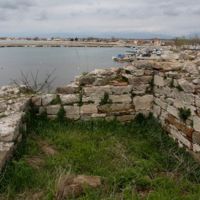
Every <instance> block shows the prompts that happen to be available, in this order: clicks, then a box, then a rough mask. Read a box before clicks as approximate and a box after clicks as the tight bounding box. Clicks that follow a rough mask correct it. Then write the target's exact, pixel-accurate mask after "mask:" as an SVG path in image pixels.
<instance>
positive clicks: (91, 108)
mask: <svg viewBox="0 0 200 200" xmlns="http://www.w3.org/2000/svg"><path fill="white" fill-rule="evenodd" d="M97 112H98V111H97V105H95V104H88V105H83V106H81V111H80V113H81V115H84V114H95V113H97Z"/></svg>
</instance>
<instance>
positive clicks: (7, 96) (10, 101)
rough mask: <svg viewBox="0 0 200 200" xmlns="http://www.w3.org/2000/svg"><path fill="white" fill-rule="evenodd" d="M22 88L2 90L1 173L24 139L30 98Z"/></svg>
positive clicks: (0, 116)
mask: <svg viewBox="0 0 200 200" xmlns="http://www.w3.org/2000/svg"><path fill="white" fill-rule="evenodd" d="M21 89H22V88H17V87H14V86H6V87H1V88H0V171H1V169H2V168H3V167H4V165H5V162H6V161H7V160H8V159H9V158H10V157H11V156H12V155H13V151H14V150H15V148H16V146H17V144H18V143H19V141H21V138H22V128H25V127H24V123H23V116H24V114H25V112H26V109H27V107H28V102H29V99H30V97H27V95H25V94H22V92H21Z"/></svg>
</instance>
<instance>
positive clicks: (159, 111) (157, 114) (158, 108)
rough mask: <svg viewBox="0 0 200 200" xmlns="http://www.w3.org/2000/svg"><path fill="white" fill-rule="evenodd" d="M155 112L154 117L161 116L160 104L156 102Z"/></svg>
mask: <svg viewBox="0 0 200 200" xmlns="http://www.w3.org/2000/svg"><path fill="white" fill-rule="evenodd" d="M153 114H154V117H156V118H157V117H159V116H160V114H161V108H160V106H158V105H156V104H154V105H153Z"/></svg>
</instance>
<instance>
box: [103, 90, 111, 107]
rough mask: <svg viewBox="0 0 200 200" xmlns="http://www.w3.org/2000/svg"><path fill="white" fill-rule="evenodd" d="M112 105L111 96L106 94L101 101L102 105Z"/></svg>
mask: <svg viewBox="0 0 200 200" xmlns="http://www.w3.org/2000/svg"><path fill="white" fill-rule="evenodd" d="M110 103H112V100H111V99H110V98H109V94H108V93H107V92H105V93H104V96H103V98H102V99H101V102H100V105H105V104H110Z"/></svg>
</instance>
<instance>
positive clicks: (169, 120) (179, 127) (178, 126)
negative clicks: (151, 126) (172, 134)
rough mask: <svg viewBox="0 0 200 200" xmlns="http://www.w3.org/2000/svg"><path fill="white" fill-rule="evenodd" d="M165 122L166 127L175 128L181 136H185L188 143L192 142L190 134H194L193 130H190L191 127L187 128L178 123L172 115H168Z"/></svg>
mask: <svg viewBox="0 0 200 200" xmlns="http://www.w3.org/2000/svg"><path fill="white" fill-rule="evenodd" d="M165 121H166V123H167V124H168V125H173V126H174V127H176V129H177V130H179V131H180V132H182V133H183V135H185V136H186V137H187V139H188V140H189V141H192V134H193V132H194V129H193V128H191V127H189V126H187V125H186V124H184V123H182V122H180V121H178V120H177V119H176V118H175V117H174V116H172V115H168V116H167V118H166V120H165Z"/></svg>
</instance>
